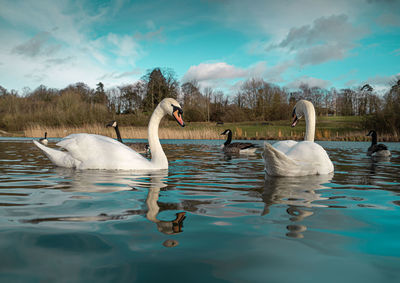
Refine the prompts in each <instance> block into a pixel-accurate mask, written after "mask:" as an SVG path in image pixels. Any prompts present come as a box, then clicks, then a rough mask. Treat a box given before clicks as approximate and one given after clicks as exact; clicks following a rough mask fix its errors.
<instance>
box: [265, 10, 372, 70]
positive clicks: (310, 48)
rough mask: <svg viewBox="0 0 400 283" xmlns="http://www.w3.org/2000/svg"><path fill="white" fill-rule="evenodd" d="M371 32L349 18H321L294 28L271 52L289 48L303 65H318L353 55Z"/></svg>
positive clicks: (339, 16) (340, 16)
mask: <svg viewBox="0 0 400 283" xmlns="http://www.w3.org/2000/svg"><path fill="white" fill-rule="evenodd" d="M367 33H368V31H367V29H365V28H360V27H355V26H354V25H353V24H351V23H350V22H349V21H348V17H347V16H346V15H343V14H342V15H332V16H329V17H321V18H318V19H316V20H314V21H313V23H312V25H304V26H300V27H294V28H291V29H290V31H289V32H288V34H287V36H286V37H285V38H284V39H283V40H282V41H281V42H279V43H278V44H272V45H271V46H270V47H269V50H270V49H274V48H285V49H289V50H290V51H292V52H294V53H295V54H296V56H295V58H296V59H297V61H298V63H299V64H300V65H308V64H310V65H315V64H320V63H323V62H327V61H330V60H339V59H343V58H345V57H347V56H349V54H350V51H351V50H352V49H353V48H354V47H355V46H357V44H356V42H357V40H358V39H360V38H362V37H363V36H364V35H366V34H367Z"/></svg>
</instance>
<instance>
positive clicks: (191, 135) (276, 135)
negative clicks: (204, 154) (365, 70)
mask: <svg viewBox="0 0 400 283" xmlns="http://www.w3.org/2000/svg"><path fill="white" fill-rule="evenodd" d="M224 128H225V127H224ZM224 128H221V127H212V126H204V127H185V128H180V127H176V126H174V127H162V126H161V127H160V130H159V137H160V139H225V136H221V135H220V133H221V131H222V129H224ZM232 128H233V129H235V130H234V135H233V138H234V139H237V140H246V139H252V140H289V139H291V140H302V139H304V130H300V131H293V130H291V129H290V128H289V129H290V130H287V129H286V128H287V127H286V128H282V129H281V128H280V127H279V128H278V127H276V128H273V129H262V130H259V131H249V132H248V131H246V130H245V129H246V128H245V129H243V128H242V127H237V126H236V127H232ZM120 131H121V135H122V138H124V139H147V127H131V126H127V127H121V126H120ZM44 132H47V134H48V137H49V138H62V137H65V136H67V135H69V134H75V133H90V134H98V135H103V136H108V137H112V138H116V134H115V131H114V129H113V128H106V127H104V125H103V124H94V125H86V126H83V127H43V126H31V127H28V128H27V129H26V130H25V131H24V136H25V137H35V138H38V137H43V135H44ZM378 138H379V141H380V142H381V141H382V142H385V141H400V137H399V136H397V135H385V134H380V135H379V137H378ZM315 139H316V140H320V141H323V140H331V141H370V140H371V138H370V137H367V136H366V132H365V131H357V130H353V131H346V132H338V131H331V130H329V129H317V130H316V132H315Z"/></svg>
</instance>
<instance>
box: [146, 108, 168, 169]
mask: <svg viewBox="0 0 400 283" xmlns="http://www.w3.org/2000/svg"><path fill="white" fill-rule="evenodd" d="M164 115H165V113H164V111H163V110H162V108H161V107H160V106H157V108H156V109H155V110H154V112H153V114H152V115H151V118H150V122H149V126H148V135H149V138H148V139H149V146H150V150H151V162H152V163H153V164H154V167H157V168H160V169H167V168H168V160H167V157H166V156H165V153H164V150H163V149H162V147H161V143H160V139H159V137H158V127H159V125H160V122H161V119H162V118H163V117H164Z"/></svg>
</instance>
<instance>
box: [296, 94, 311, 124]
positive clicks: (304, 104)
mask: <svg viewBox="0 0 400 283" xmlns="http://www.w3.org/2000/svg"><path fill="white" fill-rule="evenodd" d="M308 107H312V108H314V106H313V105H312V103H311V102H310V101H307V100H304V99H303V100H300V101H298V102H297V103H296V105H295V106H294V108H293V112H292V118H293V122H292V127H294V126H296V124H297V122H298V121H299V119H301V118H302V117H303V116H304V114H305V112H306V109H307V108H308Z"/></svg>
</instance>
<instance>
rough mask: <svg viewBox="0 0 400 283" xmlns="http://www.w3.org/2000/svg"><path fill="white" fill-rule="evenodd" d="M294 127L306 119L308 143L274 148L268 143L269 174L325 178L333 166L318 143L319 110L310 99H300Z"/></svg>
mask: <svg viewBox="0 0 400 283" xmlns="http://www.w3.org/2000/svg"><path fill="white" fill-rule="evenodd" d="M292 116H293V118H294V119H293V122H292V127H294V126H296V124H297V121H298V119H300V118H301V117H302V116H305V120H306V134H305V137H304V141H301V142H296V141H292V140H287V141H280V142H277V143H275V144H274V145H270V144H269V143H267V142H266V143H264V154H263V156H264V164H265V171H266V172H267V174H268V175H271V176H306V175H322V174H328V173H331V172H333V164H332V161H331V160H330V159H329V156H328V154H327V153H326V151H325V149H324V148H323V147H322V146H320V145H319V144H317V143H315V142H314V134H315V109H314V105H313V104H312V103H311V102H309V101H307V100H300V101H299V102H297V103H296V105H295V107H294V109H293V114H292Z"/></svg>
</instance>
